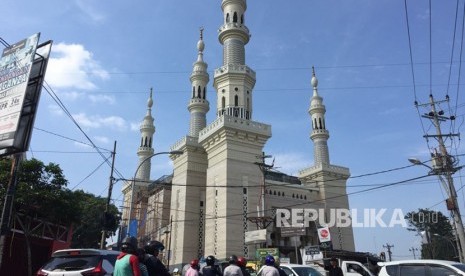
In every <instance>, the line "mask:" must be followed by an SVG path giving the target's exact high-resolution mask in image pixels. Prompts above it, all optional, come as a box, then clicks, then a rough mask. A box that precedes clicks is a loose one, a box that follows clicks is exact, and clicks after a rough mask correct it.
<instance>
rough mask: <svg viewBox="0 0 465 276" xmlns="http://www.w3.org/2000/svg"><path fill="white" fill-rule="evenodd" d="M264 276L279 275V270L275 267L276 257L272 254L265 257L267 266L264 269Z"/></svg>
mask: <svg viewBox="0 0 465 276" xmlns="http://www.w3.org/2000/svg"><path fill="white" fill-rule="evenodd" d="M261 275H262V276H279V271H278V269H277V268H276V267H275V259H274V257H273V256H271V255H267V256H266V257H265V267H264V268H263V269H262V274H261Z"/></svg>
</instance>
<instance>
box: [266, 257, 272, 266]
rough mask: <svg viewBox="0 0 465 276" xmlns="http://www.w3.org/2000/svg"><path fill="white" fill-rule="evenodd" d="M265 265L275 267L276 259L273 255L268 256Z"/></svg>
mask: <svg viewBox="0 0 465 276" xmlns="http://www.w3.org/2000/svg"><path fill="white" fill-rule="evenodd" d="M265 264H266V265H274V257H273V256H271V255H266V257H265Z"/></svg>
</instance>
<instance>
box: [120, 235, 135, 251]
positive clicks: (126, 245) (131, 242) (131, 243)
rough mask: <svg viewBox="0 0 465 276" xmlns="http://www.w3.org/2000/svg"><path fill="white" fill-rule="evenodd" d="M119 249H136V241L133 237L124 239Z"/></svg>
mask: <svg viewBox="0 0 465 276" xmlns="http://www.w3.org/2000/svg"><path fill="white" fill-rule="evenodd" d="M121 249H130V250H136V249H137V239H136V238H135V237H126V238H124V240H123V242H122V243H121Z"/></svg>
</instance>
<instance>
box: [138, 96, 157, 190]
mask: <svg viewBox="0 0 465 276" xmlns="http://www.w3.org/2000/svg"><path fill="white" fill-rule="evenodd" d="M152 105H153V100H152V88H150V97H149V99H148V100H147V114H145V117H144V119H143V120H142V122H141V124H140V134H141V139H140V146H139V149H137V156H139V165H140V164H141V163H142V162H144V160H145V159H146V158H147V157H149V156H150V155H152V154H153V153H154V150H153V148H152V141H153V134H154V133H155V126H154V125H153V117H152ZM139 165H138V167H139ZM150 168H151V163H150V160H146V161H145V162H144V163H143V164H142V165H141V166H140V167H139V170H138V171H137V175H136V179H138V180H143V181H149V180H150ZM148 184H149V183H147V185H148Z"/></svg>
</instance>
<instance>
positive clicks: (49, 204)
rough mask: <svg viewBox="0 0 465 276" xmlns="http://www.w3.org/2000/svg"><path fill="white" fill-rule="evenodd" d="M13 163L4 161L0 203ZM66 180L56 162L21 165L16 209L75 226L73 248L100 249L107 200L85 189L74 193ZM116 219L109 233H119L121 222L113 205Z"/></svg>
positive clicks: (111, 210)
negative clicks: (118, 228) (68, 187)
mask: <svg viewBox="0 0 465 276" xmlns="http://www.w3.org/2000/svg"><path fill="white" fill-rule="evenodd" d="M10 170H11V160H10V159H0V183H1V185H0V201H1V204H2V205H1V206H3V199H4V198H5V192H6V189H7V186H8V182H9V179H10ZM67 184H68V181H67V180H66V178H65V176H64V174H63V171H62V170H61V168H60V166H59V165H57V164H54V163H49V164H47V165H45V164H44V163H43V162H42V161H39V160H37V159H34V158H33V159H30V160H24V161H22V162H21V163H20V166H19V169H18V174H17V185H16V193H15V198H14V199H15V200H14V210H15V211H16V212H21V213H23V214H27V215H30V216H33V217H38V218H42V219H45V220H47V221H49V222H52V223H56V224H61V225H64V226H71V225H73V228H74V234H73V240H72V246H74V247H94V248H97V247H99V246H98V245H99V243H100V238H101V230H102V227H103V222H104V221H102V219H101V218H102V216H103V214H104V211H105V203H106V199H104V198H101V197H96V196H95V195H92V194H89V193H85V192H83V191H81V190H79V191H71V190H69V189H67V188H66V186H67ZM108 213H110V214H111V215H112V216H113V217H114V218H115V219H114V221H112V222H113V223H110V224H108V223H107V224H108V225H106V226H107V228H108V229H107V230H108V231H109V232H110V233H108V234H107V236H109V235H110V234H111V233H112V232H115V231H116V229H117V227H118V225H119V221H120V217H119V212H118V209H117V208H116V206H114V205H112V204H110V206H109V212H108Z"/></svg>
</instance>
